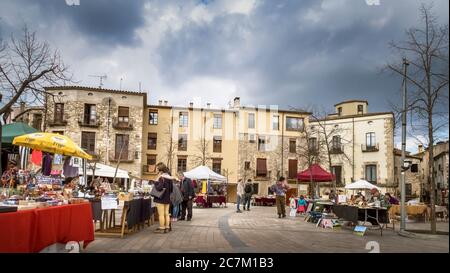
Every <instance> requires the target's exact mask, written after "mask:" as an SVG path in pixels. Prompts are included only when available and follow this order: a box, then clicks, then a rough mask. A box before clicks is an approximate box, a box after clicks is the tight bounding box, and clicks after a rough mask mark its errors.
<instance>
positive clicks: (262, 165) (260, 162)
mask: <svg viewBox="0 0 450 273" xmlns="http://www.w3.org/2000/svg"><path fill="white" fill-rule="evenodd" d="M256 176H267V164H266V159H265V158H257V159H256Z"/></svg>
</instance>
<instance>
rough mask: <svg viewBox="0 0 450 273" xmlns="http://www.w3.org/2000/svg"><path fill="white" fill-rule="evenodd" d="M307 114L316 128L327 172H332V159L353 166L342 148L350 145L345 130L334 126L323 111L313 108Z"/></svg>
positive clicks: (350, 140)
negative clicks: (309, 113)
mask: <svg viewBox="0 0 450 273" xmlns="http://www.w3.org/2000/svg"><path fill="white" fill-rule="evenodd" d="M309 112H311V115H310V122H312V123H313V124H314V126H316V127H317V130H316V132H317V135H318V137H319V138H320V139H321V141H320V146H319V149H320V152H324V153H325V155H326V157H324V159H325V160H324V161H322V162H323V163H325V162H326V165H327V168H328V171H329V172H330V173H332V172H333V159H335V160H336V161H338V162H342V163H343V164H345V163H348V164H351V165H353V162H352V159H351V158H350V156H348V155H347V154H346V153H345V149H344V146H345V145H348V144H351V143H352V142H353V140H352V139H346V138H345V137H343V136H345V135H346V133H347V132H346V131H347V130H346V129H344V128H342V127H341V126H336V124H335V123H333V122H332V120H331V119H330V118H329V117H328V114H327V112H326V111H325V110H323V109H319V108H317V107H313V108H312V109H311V110H310V111H309ZM333 189H334V191H335V192H336V179H334V180H333Z"/></svg>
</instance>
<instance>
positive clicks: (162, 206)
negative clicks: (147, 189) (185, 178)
mask: <svg viewBox="0 0 450 273" xmlns="http://www.w3.org/2000/svg"><path fill="white" fill-rule="evenodd" d="M156 169H157V170H158V173H159V178H158V180H157V181H156V182H155V184H154V187H155V188H156V190H158V191H162V190H164V193H163V194H162V196H161V197H159V198H158V197H154V201H155V203H156V209H157V210H158V215H159V228H158V229H156V230H155V233H168V232H169V231H170V215H169V208H170V194H171V193H172V191H173V180H174V178H173V177H172V176H170V175H169V168H167V166H166V165H165V164H164V163H158V164H157V165H156Z"/></svg>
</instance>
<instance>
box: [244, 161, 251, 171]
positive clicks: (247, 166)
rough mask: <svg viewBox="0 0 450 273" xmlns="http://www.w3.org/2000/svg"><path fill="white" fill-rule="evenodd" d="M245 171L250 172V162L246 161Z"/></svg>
mask: <svg viewBox="0 0 450 273" xmlns="http://www.w3.org/2000/svg"><path fill="white" fill-rule="evenodd" d="M244 169H245V170H247V171H248V170H250V161H245V163H244Z"/></svg>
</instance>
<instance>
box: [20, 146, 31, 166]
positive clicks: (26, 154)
mask: <svg viewBox="0 0 450 273" xmlns="http://www.w3.org/2000/svg"><path fill="white" fill-rule="evenodd" d="M19 154H20V169H22V170H25V169H26V168H27V165H28V160H29V158H30V148H27V147H19Z"/></svg>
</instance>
